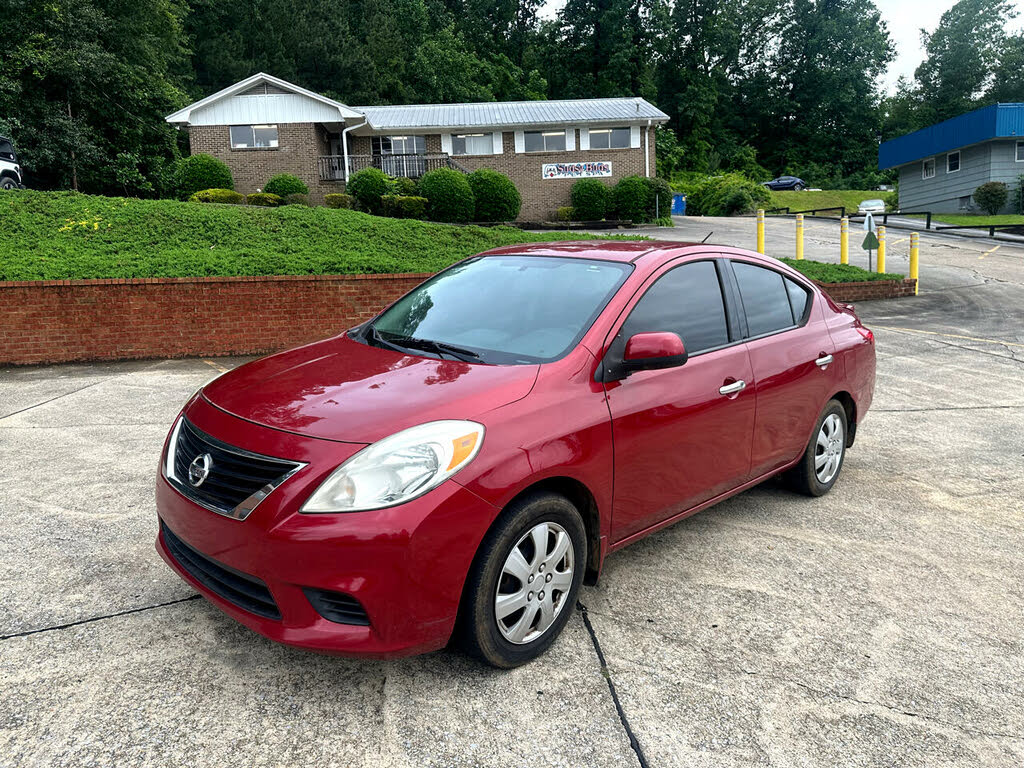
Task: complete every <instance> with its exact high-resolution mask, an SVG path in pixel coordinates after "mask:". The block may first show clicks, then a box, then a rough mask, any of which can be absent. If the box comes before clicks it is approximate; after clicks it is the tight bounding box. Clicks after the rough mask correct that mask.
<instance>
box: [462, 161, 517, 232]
mask: <svg viewBox="0 0 1024 768" xmlns="http://www.w3.org/2000/svg"><path fill="white" fill-rule="evenodd" d="M466 180H467V181H468V182H469V188H470V189H471V190H472V191H473V199H474V200H475V201H476V213H475V215H474V220H476V221H515V219H516V217H517V216H519V209H520V207H522V204H523V198H522V197H521V196H520V195H519V190H518V189H516V185H515V184H513V183H512V180H511V179H510V178H509V177H508V176H506V175H505V174H503V173H498V172H497V171H492V170H491V169H490V168H480V169H478V170H475V171H473V172H472V173H471V174H469V176H468V177H467V179H466Z"/></svg>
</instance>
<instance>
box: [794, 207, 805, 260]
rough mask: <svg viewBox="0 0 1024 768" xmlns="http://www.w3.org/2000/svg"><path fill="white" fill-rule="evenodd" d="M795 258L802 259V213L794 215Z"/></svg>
mask: <svg viewBox="0 0 1024 768" xmlns="http://www.w3.org/2000/svg"><path fill="white" fill-rule="evenodd" d="M796 257H797V258H798V259H802V258H803V257H804V215H803V214H802V213H798V214H797V215H796Z"/></svg>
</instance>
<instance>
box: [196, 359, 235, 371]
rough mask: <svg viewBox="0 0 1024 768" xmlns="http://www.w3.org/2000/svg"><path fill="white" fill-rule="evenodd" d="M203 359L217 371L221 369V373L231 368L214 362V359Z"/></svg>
mask: <svg viewBox="0 0 1024 768" xmlns="http://www.w3.org/2000/svg"><path fill="white" fill-rule="evenodd" d="M202 360H203V362H204V363H206V364H207V365H208V366H210V367H211V368H213V369H214V370H215V371H220V372H221V373H227V372H228V371H230V370H231V369H230V368H225V367H224V366H223V365H220V364H219V363H215V362H213V360H207V359H206V358H205V357H204V358H202Z"/></svg>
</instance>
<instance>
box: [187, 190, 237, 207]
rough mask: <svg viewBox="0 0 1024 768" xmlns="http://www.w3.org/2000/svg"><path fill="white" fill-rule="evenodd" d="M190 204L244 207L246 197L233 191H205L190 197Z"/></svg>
mask: <svg viewBox="0 0 1024 768" xmlns="http://www.w3.org/2000/svg"><path fill="white" fill-rule="evenodd" d="M188 201H189V202H190V203H227V204H229V205H243V204H244V203H245V195H243V194H242V193H241V192H235V191H234V190H232V189H203V190H201V191H199V192H196V193H195V194H194V195H192V196H191V197H189V199H188Z"/></svg>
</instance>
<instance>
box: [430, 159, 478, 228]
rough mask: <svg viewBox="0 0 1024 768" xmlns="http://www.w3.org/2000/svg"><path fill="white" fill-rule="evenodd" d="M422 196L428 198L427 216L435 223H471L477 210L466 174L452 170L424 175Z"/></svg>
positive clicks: (438, 169) (439, 169) (435, 171)
mask: <svg viewBox="0 0 1024 768" xmlns="http://www.w3.org/2000/svg"><path fill="white" fill-rule="evenodd" d="M420 194H421V195H422V196H423V197H425V198H427V214H428V215H429V216H430V218H431V219H433V220H434V221H469V220H470V219H472V218H473V214H474V211H475V210H476V201H475V200H474V198H473V190H472V189H471V188H470V186H469V181H468V180H467V179H466V174H464V173H460V172H459V171H456V170H452V169H451V168H436V169H434V170H433V171H427V173H425V174H423V178H422V179H420Z"/></svg>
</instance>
